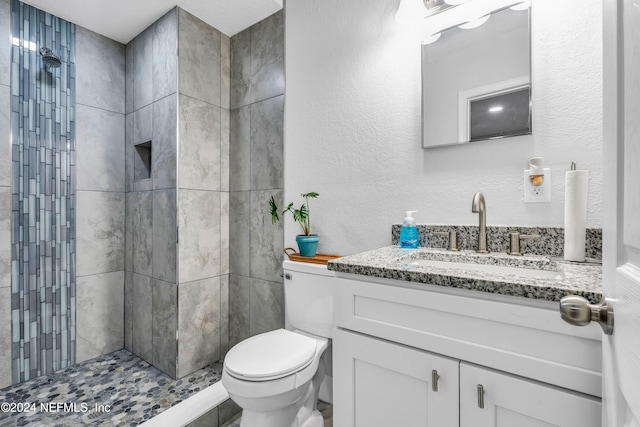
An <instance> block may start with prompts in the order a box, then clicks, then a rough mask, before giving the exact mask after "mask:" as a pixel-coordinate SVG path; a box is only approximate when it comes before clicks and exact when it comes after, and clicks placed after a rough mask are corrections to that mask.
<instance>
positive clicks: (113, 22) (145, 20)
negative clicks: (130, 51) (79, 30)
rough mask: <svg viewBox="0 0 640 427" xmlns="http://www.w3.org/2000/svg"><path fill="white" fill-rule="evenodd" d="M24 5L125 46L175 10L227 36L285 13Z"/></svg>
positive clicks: (216, 0)
mask: <svg viewBox="0 0 640 427" xmlns="http://www.w3.org/2000/svg"><path fill="white" fill-rule="evenodd" d="M25 3H28V4H30V5H31V6H34V7H37V8H38V9H42V10H44V11H45V12H49V13H51V14H52V15H55V16H58V17H60V18H62V19H65V20H67V21H70V22H73V23H75V24H77V25H80V26H82V27H85V28H87V29H89V30H91V31H95V32H96V33H98V34H102V35H103V36H105V37H108V38H110V39H113V40H116V41H119V42H120V43H123V44H126V43H128V42H129V41H131V40H132V39H133V38H134V37H135V36H137V35H138V34H140V32H142V30H144V29H145V28H147V27H148V26H149V25H151V24H152V23H154V22H155V21H156V20H157V19H158V18H160V17H161V16H162V15H164V14H165V13H167V12H168V11H169V10H171V9H172V8H173V7H174V6H180V7H181V8H182V9H184V10H186V11H187V12H190V13H192V14H193V15H195V16H197V17H198V18H200V19H202V20H203V21H205V22H206V23H207V24H209V25H211V26H213V27H214V28H216V29H218V30H219V31H221V32H223V33H224V34H226V35H228V36H233V35H234V34H236V33H239V32H240V31H242V30H244V29H245V28H248V27H250V26H251V25H253V24H255V23H256V22H259V21H261V20H263V19H264V18H266V17H267V16H270V15H272V14H273V13H275V12H277V11H278V10H280V9H282V0H54V1H52V0H26V1H25Z"/></svg>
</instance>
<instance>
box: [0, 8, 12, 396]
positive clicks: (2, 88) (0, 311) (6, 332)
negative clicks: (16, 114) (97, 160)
mask: <svg viewBox="0 0 640 427" xmlns="http://www.w3.org/2000/svg"><path fill="white" fill-rule="evenodd" d="M0 34H4V36H5V37H7V38H8V37H9V35H10V34H11V5H10V3H9V0H0ZM5 40H7V39H5ZM10 84H11V45H10V44H9V43H7V42H5V43H0V388H3V387H6V386H8V385H9V384H11V132H10V127H9V123H10V115H11V88H10Z"/></svg>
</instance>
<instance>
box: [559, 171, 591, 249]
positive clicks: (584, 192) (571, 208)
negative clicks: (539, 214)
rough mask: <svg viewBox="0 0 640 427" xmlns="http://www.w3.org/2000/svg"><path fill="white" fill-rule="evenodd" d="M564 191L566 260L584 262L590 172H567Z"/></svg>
mask: <svg viewBox="0 0 640 427" xmlns="http://www.w3.org/2000/svg"><path fill="white" fill-rule="evenodd" d="M564 189H565V192H564V259H566V260H567V261H584V254H585V238H586V237H585V236H586V231H587V197H588V193H589V171H587V170H573V171H567V173H566V176H565V182H564Z"/></svg>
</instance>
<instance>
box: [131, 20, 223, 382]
mask: <svg viewBox="0 0 640 427" xmlns="http://www.w3.org/2000/svg"><path fill="white" fill-rule="evenodd" d="M229 49H230V40H229V38H228V37H226V36H224V35H222V34H221V33H220V32H219V31H217V30H215V29H213V28H212V27H210V26H209V25H207V24H206V23H204V22H203V21H201V20H200V19H198V18H196V17H194V16H193V15H191V14H189V13H188V12H186V11H184V10H181V9H179V8H176V9H174V10H172V11H171V12H169V13H168V14H167V15H165V16H164V17H162V18H161V19H160V20H158V21H157V22H156V23H154V24H153V25H152V26H151V27H149V28H148V29H147V30H145V31H144V32H142V33H141V34H140V35H139V36H138V37H136V38H135V39H134V40H133V41H132V42H130V43H129V44H128V45H127V51H126V55H125V56H126V61H127V69H128V70H132V73H131V74H132V76H131V77H130V78H129V77H128V75H127V78H126V87H127V99H126V102H125V108H126V113H127V117H126V120H125V122H126V128H127V132H126V135H127V141H126V153H125V154H126V159H125V164H126V173H125V176H126V179H125V188H126V189H127V191H128V192H127V197H126V215H125V219H126V220H125V222H126V238H125V251H126V255H125V264H126V274H125V278H126V284H125V291H124V294H125V295H126V296H127V299H125V302H124V306H125V309H126V313H125V320H124V331H125V339H124V342H125V345H126V346H127V348H128V349H130V350H131V351H133V352H134V353H135V354H137V355H138V356H140V357H142V358H143V359H145V360H147V361H149V362H150V363H152V364H153V365H155V366H156V367H158V368H159V369H161V370H163V371H164V372H165V373H167V374H169V375H171V376H173V377H182V376H185V375H187V374H189V373H191V372H193V371H194V370H197V369H199V368H202V367H204V366H206V365H208V364H210V363H213V362H215V361H218V360H219V359H220V357H221V354H222V353H223V352H224V351H225V349H226V348H227V346H228V334H227V331H228V326H227V325H228V307H229V304H228V294H229V278H228V274H229V255H228V252H229V249H228V248H229V237H228V236H229V188H228V187H229V178H228V177H229V159H228V156H229V154H228V153H229V122H230V119H229V116H230V114H229V99H230V88H229V84H230V83H229V82H230V75H229V73H230V71H229V70H230V52H229ZM177 52H180V56H179V57H178V56H177ZM178 71H179V74H177V72H178ZM148 141H151V177H150V178H149V179H138V180H136V176H139V175H140V174H139V173H136V168H137V167H138V166H139V165H140V164H137V163H136V155H137V154H136V149H135V145H136V144H139V143H146V142H148ZM178 230H179V233H178ZM176 243H177V244H176ZM128 299H130V301H129V300H128ZM176 337H179V339H176Z"/></svg>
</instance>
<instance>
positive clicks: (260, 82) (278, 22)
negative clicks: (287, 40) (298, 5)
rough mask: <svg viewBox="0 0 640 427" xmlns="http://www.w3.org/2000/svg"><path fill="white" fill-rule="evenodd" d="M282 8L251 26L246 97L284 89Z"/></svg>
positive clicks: (255, 97) (279, 92)
mask: <svg viewBox="0 0 640 427" xmlns="http://www.w3.org/2000/svg"><path fill="white" fill-rule="evenodd" d="M283 70H284V9H281V10H280V11H279V12H276V13H274V14H273V15H271V16H270V17H268V18H267V19H263V20H262V21H260V22H258V23H257V24H255V25H254V26H253V27H251V83H250V86H249V101H250V102H252V103H253V102H257V101H262V100H264V99H268V98H271V97H274V96H278V95H282V94H283V93H284V72H283Z"/></svg>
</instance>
